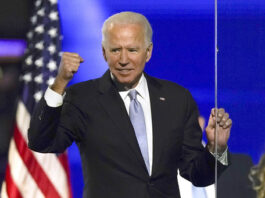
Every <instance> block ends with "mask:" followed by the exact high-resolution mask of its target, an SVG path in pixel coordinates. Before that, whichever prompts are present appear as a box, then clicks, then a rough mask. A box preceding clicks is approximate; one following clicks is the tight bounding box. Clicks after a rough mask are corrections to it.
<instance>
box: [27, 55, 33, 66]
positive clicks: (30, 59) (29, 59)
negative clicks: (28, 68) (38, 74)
mask: <svg viewBox="0 0 265 198" xmlns="http://www.w3.org/2000/svg"><path fill="white" fill-rule="evenodd" d="M25 62H26V64H27V65H32V63H33V61H32V56H28V57H27V58H26V60H25Z"/></svg>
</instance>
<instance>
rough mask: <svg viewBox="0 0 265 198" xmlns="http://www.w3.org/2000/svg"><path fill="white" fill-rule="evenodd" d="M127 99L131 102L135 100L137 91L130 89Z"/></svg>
mask: <svg viewBox="0 0 265 198" xmlns="http://www.w3.org/2000/svg"><path fill="white" fill-rule="evenodd" d="M128 95H129V97H130V99H131V100H134V99H136V95H137V91H136V90H135V89H132V90H131V91H130V92H129V94H128Z"/></svg>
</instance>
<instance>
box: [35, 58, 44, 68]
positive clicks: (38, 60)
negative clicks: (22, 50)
mask: <svg viewBox="0 0 265 198" xmlns="http://www.w3.org/2000/svg"><path fill="white" fill-rule="evenodd" d="M35 65H36V66H37V67H42V66H43V58H39V59H37V60H36V61H35Z"/></svg>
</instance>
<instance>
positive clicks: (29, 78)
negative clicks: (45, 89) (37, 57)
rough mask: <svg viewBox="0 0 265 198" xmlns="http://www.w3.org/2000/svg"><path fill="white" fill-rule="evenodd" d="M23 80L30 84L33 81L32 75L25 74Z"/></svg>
mask: <svg viewBox="0 0 265 198" xmlns="http://www.w3.org/2000/svg"><path fill="white" fill-rule="evenodd" d="M22 79H23V80H24V81H25V82H26V83H28V82H30V81H31V80H32V76H31V73H27V74H25V75H24V76H23V77H22Z"/></svg>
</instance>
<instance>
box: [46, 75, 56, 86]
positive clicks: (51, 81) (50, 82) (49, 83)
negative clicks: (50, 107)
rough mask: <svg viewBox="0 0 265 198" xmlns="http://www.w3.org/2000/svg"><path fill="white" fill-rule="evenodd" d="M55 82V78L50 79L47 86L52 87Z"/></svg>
mask: <svg viewBox="0 0 265 198" xmlns="http://www.w3.org/2000/svg"><path fill="white" fill-rule="evenodd" d="M54 80H55V78H54V77H50V78H49V79H48V80H47V84H48V85H49V86H51V85H52V84H53V83H54Z"/></svg>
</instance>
